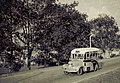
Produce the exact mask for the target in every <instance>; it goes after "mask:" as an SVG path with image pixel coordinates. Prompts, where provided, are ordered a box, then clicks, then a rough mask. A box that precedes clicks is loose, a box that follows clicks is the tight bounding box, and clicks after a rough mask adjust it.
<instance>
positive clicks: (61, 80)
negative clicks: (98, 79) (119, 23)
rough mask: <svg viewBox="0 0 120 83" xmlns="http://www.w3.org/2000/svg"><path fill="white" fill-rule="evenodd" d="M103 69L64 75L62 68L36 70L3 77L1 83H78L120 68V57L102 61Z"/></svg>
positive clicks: (0, 79)
mask: <svg viewBox="0 0 120 83" xmlns="http://www.w3.org/2000/svg"><path fill="white" fill-rule="evenodd" d="M102 62H104V64H103V67H102V69H100V70H98V71H96V72H89V73H84V74H83V75H81V76H78V75H77V74H70V75H64V73H63V70H62V66H58V67H49V68H42V69H36V70H34V71H29V72H25V73H20V74H15V75H12V76H7V77H1V78H0V83H77V82H80V81H83V80H86V79H89V78H91V77H95V76H98V75H101V74H104V73H107V72H110V71H114V70H115V69H117V68H120V57H116V58H112V59H106V60H102Z"/></svg>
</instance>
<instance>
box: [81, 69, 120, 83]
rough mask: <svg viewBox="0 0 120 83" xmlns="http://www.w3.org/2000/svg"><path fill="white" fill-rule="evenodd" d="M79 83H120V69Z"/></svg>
mask: <svg viewBox="0 0 120 83" xmlns="http://www.w3.org/2000/svg"><path fill="white" fill-rule="evenodd" d="M79 83H120V69H117V70H115V71H111V72H109V73H105V74H102V75H99V76H97V77H94V78H91V79H88V80H85V81H82V82H79Z"/></svg>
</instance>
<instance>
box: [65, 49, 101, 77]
mask: <svg viewBox="0 0 120 83" xmlns="http://www.w3.org/2000/svg"><path fill="white" fill-rule="evenodd" d="M99 56H101V50H100V49H98V48H92V47H91V48H76V49H73V50H72V51H71V56H70V59H69V62H68V64H64V65H63V69H64V73H65V74H69V73H72V72H76V73H77V74H78V75H82V74H83V73H84V72H88V71H97V70H98V69H99V68H101V67H102V63H101V62H100V61H99Z"/></svg>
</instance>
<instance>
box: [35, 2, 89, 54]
mask: <svg viewBox="0 0 120 83" xmlns="http://www.w3.org/2000/svg"><path fill="white" fill-rule="evenodd" d="M77 5H78V3H76V2H74V3H73V4H69V5H68V4H56V3H55V2H52V3H49V4H48V3H47V5H45V7H44V10H43V11H42V12H41V14H40V16H38V19H37V21H38V22H37V26H36V28H35V29H36V30H34V31H35V35H36V36H35V37H36V39H35V40H34V41H36V43H38V44H39V47H40V49H41V50H45V51H46V53H48V52H49V51H50V50H51V49H55V50H56V51H58V52H59V53H60V54H61V53H62V54H65V55H66V54H70V51H71V50H72V49H73V48H76V47H88V45H89V44H88V42H89V41H88V39H89V33H90V24H89V23H88V21H87V15H86V14H82V13H79V12H78V11H77V10H76V9H75V6H77ZM46 55H47V54H46Z"/></svg>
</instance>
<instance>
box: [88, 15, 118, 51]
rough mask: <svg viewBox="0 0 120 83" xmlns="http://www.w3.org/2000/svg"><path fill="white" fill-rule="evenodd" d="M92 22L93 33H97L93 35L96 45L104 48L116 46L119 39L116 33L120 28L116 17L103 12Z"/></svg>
mask: <svg viewBox="0 0 120 83" xmlns="http://www.w3.org/2000/svg"><path fill="white" fill-rule="evenodd" d="M90 23H91V24H92V25H93V28H92V33H93V34H94V35H95V37H93V39H94V41H93V45H94V46H96V47H99V48H102V49H107V48H114V47H115V48H116V46H117V45H116V44H117V43H116V41H118V40H119V38H118V35H117V34H116V33H117V32H118V31H119V29H118V25H117V23H116V21H115V19H114V17H112V16H108V15H106V14H104V15H102V14H101V15H99V17H98V18H95V19H93V20H91V21H90Z"/></svg>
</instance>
